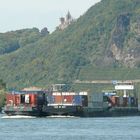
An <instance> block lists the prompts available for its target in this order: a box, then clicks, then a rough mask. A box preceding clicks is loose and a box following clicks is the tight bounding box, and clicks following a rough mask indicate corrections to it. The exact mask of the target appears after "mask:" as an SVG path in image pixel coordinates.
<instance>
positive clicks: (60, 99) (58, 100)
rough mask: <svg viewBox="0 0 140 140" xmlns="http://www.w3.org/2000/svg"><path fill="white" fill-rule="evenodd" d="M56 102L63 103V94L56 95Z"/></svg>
mask: <svg viewBox="0 0 140 140" xmlns="http://www.w3.org/2000/svg"><path fill="white" fill-rule="evenodd" d="M54 103H55V104H62V103H63V96H59V95H56V96H54Z"/></svg>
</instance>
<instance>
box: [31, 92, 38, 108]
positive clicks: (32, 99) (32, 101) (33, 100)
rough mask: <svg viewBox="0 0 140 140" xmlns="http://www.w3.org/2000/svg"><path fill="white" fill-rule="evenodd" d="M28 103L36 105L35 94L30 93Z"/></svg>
mask: <svg viewBox="0 0 140 140" xmlns="http://www.w3.org/2000/svg"><path fill="white" fill-rule="evenodd" d="M30 104H31V106H36V104H37V95H36V94H30Z"/></svg>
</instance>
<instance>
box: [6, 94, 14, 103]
mask: <svg viewBox="0 0 140 140" xmlns="http://www.w3.org/2000/svg"><path fill="white" fill-rule="evenodd" d="M13 104H14V95H13V94H6V105H13Z"/></svg>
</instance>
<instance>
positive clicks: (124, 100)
mask: <svg viewBox="0 0 140 140" xmlns="http://www.w3.org/2000/svg"><path fill="white" fill-rule="evenodd" d="M127 106H128V97H123V107H127Z"/></svg>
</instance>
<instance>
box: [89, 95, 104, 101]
mask: <svg viewBox="0 0 140 140" xmlns="http://www.w3.org/2000/svg"><path fill="white" fill-rule="evenodd" d="M92 101H93V102H103V93H94V94H93V95H92Z"/></svg>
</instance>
